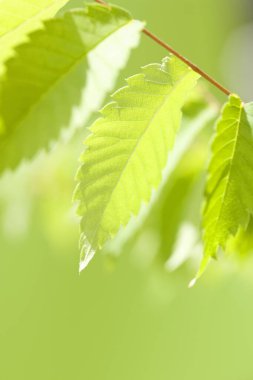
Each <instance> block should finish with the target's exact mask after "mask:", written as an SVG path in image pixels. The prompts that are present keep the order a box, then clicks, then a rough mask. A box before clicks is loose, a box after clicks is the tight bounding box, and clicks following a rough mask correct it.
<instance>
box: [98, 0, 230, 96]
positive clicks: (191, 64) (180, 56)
mask: <svg viewBox="0 0 253 380" xmlns="http://www.w3.org/2000/svg"><path fill="white" fill-rule="evenodd" d="M95 1H96V2H97V3H99V4H102V5H104V6H107V5H108V4H107V3H106V2H105V1H103V0H95ZM142 32H143V33H144V34H146V36H148V37H149V38H151V39H152V40H153V41H155V42H156V43H157V44H158V45H160V46H162V47H163V48H165V49H166V50H167V51H169V52H170V53H172V54H173V55H175V56H176V57H177V58H178V59H180V60H181V61H183V62H184V63H186V64H187V65H188V66H189V67H191V69H192V70H193V71H195V72H196V73H198V74H199V75H201V76H202V77H203V78H205V79H206V80H207V81H208V82H210V83H211V84H212V85H213V86H215V87H216V88H218V89H219V90H220V91H222V92H223V93H224V94H225V95H231V91H229V90H228V89H227V88H225V87H223V86H222V85H221V84H220V83H219V82H217V81H216V80H215V79H214V78H212V77H211V76H210V75H208V74H207V73H206V72H205V71H203V70H201V69H200V68H199V67H198V66H196V65H195V64H194V63H192V62H191V61H189V59H187V58H185V57H184V56H183V55H181V54H180V53H178V52H177V51H176V50H175V49H173V48H172V47H171V46H170V45H168V44H167V43H166V42H164V41H162V40H161V39H160V38H159V37H157V36H156V35H155V34H154V33H152V32H151V31H149V30H148V29H146V28H144V29H143V31H142Z"/></svg>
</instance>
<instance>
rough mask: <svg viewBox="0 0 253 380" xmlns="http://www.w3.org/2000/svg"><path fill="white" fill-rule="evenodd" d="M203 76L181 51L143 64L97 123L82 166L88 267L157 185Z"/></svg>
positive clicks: (83, 228) (78, 195) (78, 196)
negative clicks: (184, 59) (188, 101)
mask: <svg viewBox="0 0 253 380" xmlns="http://www.w3.org/2000/svg"><path fill="white" fill-rule="evenodd" d="M198 78H199V76H198V75H197V74H196V73H195V72H193V71H192V70H191V69H190V68H189V67H187V66H186V65H184V64H182V63H181V62H180V61H178V60H177V59H176V58H175V57H170V58H166V59H164V60H163V62H162V64H161V65H160V64H152V65H148V66H146V67H144V68H143V71H142V73H141V74H138V75H135V76H133V77H131V78H129V79H128V80H127V83H128V85H127V86H126V87H124V88H122V89H121V90H119V91H117V92H116V93H115V94H114V95H113V96H112V98H113V100H114V102H112V103H110V104H108V105H107V106H106V107H105V108H104V109H103V110H102V118H100V119H98V120H97V121H96V122H95V123H94V124H93V126H92V127H91V132H92V134H91V135H90V136H89V137H88V139H87V140H86V142H85V145H86V151H85V152H84V154H83V156H82V158H81V162H82V166H81V168H80V170H79V172H78V181H79V185H78V187H77V190H76V193H75V199H77V200H79V202H80V203H79V214H80V215H81V216H82V221H81V232H82V235H81V265H80V269H83V268H84V267H85V266H86V265H87V263H88V262H89V261H90V259H91V258H92V257H93V255H94V253H95V252H96V250H97V249H98V248H101V247H102V246H103V245H104V244H105V243H106V242H107V241H108V240H109V239H110V238H111V237H113V236H114V235H115V234H116V233H117V232H118V231H119V229H120V227H121V226H125V225H126V224H127V223H128V222H129V219H130V217H131V215H136V214H137V213H138V212H139V209H140V206H141V203H142V202H148V201H149V200H150V197H151V194H152V190H153V189H155V188H157V187H158V185H159V183H160V181H161V179H162V171H163V169H164V167H165V165H166V162H167V158H168V153H169V150H170V149H171V148H172V147H173V145H174V142H175V137H176V134H177V131H178V129H179V126H180V122H181V108H182V106H183V104H184V101H185V99H186V97H187V95H188V93H189V91H190V90H192V88H193V87H194V86H195V84H196V81H197V79H198Z"/></svg>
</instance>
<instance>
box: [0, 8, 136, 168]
mask: <svg viewBox="0 0 253 380" xmlns="http://www.w3.org/2000/svg"><path fill="white" fill-rule="evenodd" d="M142 27H143V24H142V23H140V22H138V21H134V20H132V18H131V16H130V15H129V14H128V13H127V12H126V11H124V10H122V9H120V8H118V7H110V9H108V8H105V7H103V6H100V5H89V6H88V7H87V8H85V9H80V10H73V11H69V12H67V13H65V14H64V15H63V16H62V17H59V18H55V19H53V20H50V21H47V22H45V24H44V29H43V30H40V31H36V32H34V33H32V34H31V35H30V42H29V43H26V44H24V45H21V46H19V47H18V48H17V49H16V54H17V55H16V57H14V58H12V59H11V60H10V61H8V63H7V72H6V75H5V78H4V80H3V83H2V87H1V92H0V107H1V116H2V119H3V123H4V127H5V135H4V136H3V137H2V138H1V139H0V152H1V156H0V172H2V171H4V170H5V169H6V168H11V169H14V168H16V166H17V165H18V164H19V163H20V161H21V160H23V159H24V158H25V159H31V158H32V157H33V156H34V155H35V154H36V153H37V151H38V150H40V149H41V148H47V149H48V148H49V147H50V144H51V142H52V141H55V140H56V139H57V138H58V137H59V134H60V132H61V130H62V129H63V128H67V127H70V126H75V127H76V126H80V125H83V123H84V122H85V121H86V119H87V118H88V116H89V114H90V112H92V111H93V110H94V109H97V107H99V106H100V105H101V102H102V100H103V98H104V96H105V94H106V92H107V91H108V90H111V88H112V86H113V84H114V80H115V78H116V74H117V72H118V71H119V69H120V68H122V67H123V66H124V64H125V62H126V60H127V58H128V55H129V52H130V50H131V48H133V47H135V46H136V45H137V43H138V41H139V36H140V30H141V28H142Z"/></svg>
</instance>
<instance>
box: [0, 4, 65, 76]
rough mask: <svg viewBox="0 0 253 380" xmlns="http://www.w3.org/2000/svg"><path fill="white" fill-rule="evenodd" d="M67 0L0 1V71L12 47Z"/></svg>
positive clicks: (53, 13)
mask: <svg viewBox="0 0 253 380" xmlns="http://www.w3.org/2000/svg"><path fill="white" fill-rule="evenodd" d="M67 2H68V0H29V1H27V0H2V1H0V46H1V49H0V72H1V71H2V70H3V66H2V67H1V64H2V63H3V62H4V61H5V60H6V59H7V58H9V57H10V56H11V55H12V54H13V51H12V50H13V48H14V47H15V46H17V45H18V44H20V43H22V42H24V40H25V37H26V35H27V34H28V33H29V32H31V31H33V30H35V29H37V28H38V27H40V26H42V24H41V21H42V20H45V19H47V18H50V17H52V16H54V15H55V14H56V13H57V12H58V10H59V9H60V8H62V7H63V6H64V5H65V4H66V3H67Z"/></svg>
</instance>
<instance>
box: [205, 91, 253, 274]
mask: <svg viewBox="0 0 253 380" xmlns="http://www.w3.org/2000/svg"><path fill="white" fill-rule="evenodd" d="M248 109H249V105H248V106H246V107H245V106H244V105H243V103H242V101H241V100H240V98H239V97H237V96H235V95H232V96H230V98H229V101H228V103H227V104H226V105H225V107H224V109H223V112H222V117H221V119H220V120H219V122H218V124H217V131H216V136H215V139H214V142H213V145H212V159H211V163H210V166H209V170H208V172H209V176H208V180H207V185H206V204H205V208H204V215H203V227H204V259H203V261H202V265H201V268H200V271H199V274H198V276H200V275H201V274H202V273H203V271H204V270H205V268H206V265H207V263H208V261H209V259H210V258H211V257H216V254H217V251H218V249H219V247H221V248H223V249H225V248H226V245H227V241H228V239H229V237H230V236H231V235H232V236H234V235H235V234H236V233H237V232H238V229H239V227H241V228H243V229H246V227H247V225H248V222H249V217H250V215H251V214H252V212H253V155H252V152H253V138H252V126H253V124H252V119H251V116H250V113H249V112H248Z"/></svg>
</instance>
